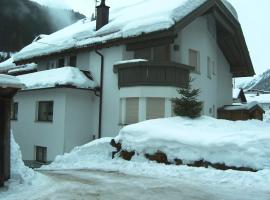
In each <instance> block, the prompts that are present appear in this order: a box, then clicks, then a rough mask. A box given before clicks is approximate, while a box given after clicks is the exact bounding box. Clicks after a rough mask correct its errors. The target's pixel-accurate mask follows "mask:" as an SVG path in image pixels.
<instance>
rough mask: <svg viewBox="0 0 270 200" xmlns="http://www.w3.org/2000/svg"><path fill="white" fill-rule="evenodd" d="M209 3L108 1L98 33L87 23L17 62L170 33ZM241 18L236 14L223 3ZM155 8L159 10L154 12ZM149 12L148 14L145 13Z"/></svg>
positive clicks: (34, 47) (28, 50) (29, 49)
mask: <svg viewBox="0 0 270 200" xmlns="http://www.w3.org/2000/svg"><path fill="white" fill-rule="evenodd" d="M206 1H207V0H170V3H168V2H167V1H163V0H129V1H127V0H108V1H106V4H107V5H108V6H110V16H109V18H110V19H109V23H108V24H107V25H105V26H104V27H102V28H101V29H99V30H98V31H96V30H95V28H96V27H95V26H96V22H95V21H91V20H90V19H83V20H80V21H78V22H77V23H75V24H73V25H71V26H69V27H66V28H64V29H62V30H60V31H58V32H55V33H53V34H51V35H48V36H46V37H43V38H41V39H39V40H37V41H34V42H33V43H32V44H30V45H28V46H26V47H25V48H23V49H22V50H21V51H20V52H19V53H17V54H16V55H15V57H14V58H15V61H19V60H22V59H30V58H33V57H36V56H43V55H48V54H51V53H55V52H61V51H64V50H67V49H71V48H81V47H85V46H88V45H94V44H96V43H105V42H107V41H110V40H113V39H119V38H128V37H135V36H138V35H141V34H144V33H150V32H154V31H160V30H166V29H169V28H170V27H172V26H173V25H175V23H176V22H178V21H180V20H182V19H183V18H184V17H185V16H187V15H188V14H189V13H191V12H192V11H194V10H195V9H197V8H198V7H200V6H201V5H202V4H204V3H205V2H206ZM222 2H223V3H224V4H225V5H226V7H227V8H228V9H229V10H230V11H231V13H232V14H233V15H234V16H235V17H236V18H237V14H236V11H235V10H234V9H233V7H232V6H231V5H230V3H228V2H227V1H226V0H223V1H222ZM151 8H155V9H151ZM145 10H147V12H142V11H145Z"/></svg>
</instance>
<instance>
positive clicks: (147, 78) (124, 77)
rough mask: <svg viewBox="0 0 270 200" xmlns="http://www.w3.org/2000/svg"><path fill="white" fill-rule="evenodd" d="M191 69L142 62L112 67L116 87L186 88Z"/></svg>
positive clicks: (161, 63)
mask: <svg viewBox="0 0 270 200" xmlns="http://www.w3.org/2000/svg"><path fill="white" fill-rule="evenodd" d="M192 69H193V67H190V66H187V65H184V64H179V63H175V62H154V61H142V62H134V63H123V64H117V65H115V66H114V72H116V73H117V72H118V86H119V88H121V87H130V86H174V87H181V88H187V86H188V80H189V73H190V71H191V70H192Z"/></svg>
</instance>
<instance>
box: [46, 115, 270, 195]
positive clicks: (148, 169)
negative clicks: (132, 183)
mask: <svg viewBox="0 0 270 200" xmlns="http://www.w3.org/2000/svg"><path fill="white" fill-rule="evenodd" d="M169 120H170V119H169ZM181 121H182V120H181ZM188 121H189V123H191V122H190V120H186V125H187V123H188ZM182 122H183V121H182ZM163 125H164V124H163ZM167 125H168V124H167V123H166V126H167ZM187 126H188V125H187ZM213 126H215V125H213ZM166 128H167V129H168V127H166ZM224 128H227V127H224ZM238 129H241V128H240V127H239V128H238ZM168 130H169V129H168ZM180 130H181V129H180ZM198 130H200V129H197V132H198ZM239 132H241V131H239ZM155 133H158V131H157V132H155ZM155 133H153V135H155ZM198 135H200V134H199V133H198ZM228 137H229V136H228ZM189 138H190V137H189ZM240 138H241V136H240V135H239V138H238V141H239V140H241V139H240ZM111 139H112V138H102V139H99V140H95V141H93V142H90V143H89V144H86V145H83V146H81V147H76V148H75V149H74V150H72V151H71V152H70V153H66V154H65V155H63V156H58V157H57V158H56V159H55V161H54V162H53V163H52V164H50V165H48V166H43V167H42V168H41V170H69V169H79V170H81V169H90V170H102V171H108V172H120V173H125V174H129V175H136V176H147V177H153V178H165V179H164V181H165V182H166V179H167V178H169V177H171V178H177V179H183V180H189V181H191V182H197V181H200V182H201V183H205V182H207V183H209V184H213V186H214V185H216V184H222V185H228V186H229V187H244V186H245V187H254V188H261V189H262V188H264V189H267V190H268V189H269V184H270V170H267V169H265V170H261V171H258V172H256V173H253V172H239V171H234V170H228V171H221V170H215V169H212V168H208V169H206V168H195V167H188V166H175V165H164V164H157V163H156V162H152V161H149V160H147V159H145V158H144V157H143V156H142V155H140V156H138V155H135V156H134V157H133V158H132V160H131V161H125V160H123V159H121V158H115V159H112V156H111V152H112V151H114V150H115V149H114V148H112V147H111V145H110V141H111ZM140 139H142V141H144V137H141V138H140V135H138V137H136V140H135V142H137V141H138V140H140ZM200 139H201V137H200ZM200 139H196V140H197V141H198V140H199V141H200ZM234 139H236V137H234ZM212 140H213V142H214V140H215V139H214V138H213V139H212ZM224 140H225V141H226V140H228V139H226V137H225V138H224ZM163 141H165V140H164V139H163ZM167 141H168V140H167ZM167 141H165V142H163V145H164V146H163V147H164V148H166V147H167V146H168V147H171V148H173V146H170V145H172V142H167ZM153 143H154V141H153ZM177 143H178V142H177V141H175V143H174V144H175V145H174V147H175V146H176V144H177ZM197 143H198V144H196V146H198V147H200V142H197ZM147 146H149V144H148V143H147V142H146V143H145V147H146V148H147ZM186 147H187V148H189V147H188V145H186ZM220 148H221V147H219V146H218V145H217V146H216V147H215V149H209V151H212V153H215V152H216V153H217V154H219V155H220V157H222V156H224V154H226V152H222V151H220V150H219V149H220ZM250 148H251V150H250V151H252V147H250ZM189 149H190V148H189ZM201 149H202V148H201ZM268 149H269V147H268ZM228 150H230V149H228ZM183 151H184V149H183ZM226 151H227V150H226ZM230 151H234V156H235V158H236V157H237V159H238V160H241V156H242V155H241V152H239V153H238V152H237V149H232V150H230ZM262 154H263V153H262ZM189 155H190V154H189ZM225 158H226V157H225ZM251 159H253V158H251ZM254 162H255V161H254Z"/></svg>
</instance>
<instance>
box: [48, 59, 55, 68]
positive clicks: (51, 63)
mask: <svg viewBox="0 0 270 200" xmlns="http://www.w3.org/2000/svg"><path fill="white" fill-rule="evenodd" d="M55 67H56V62H55V61H48V62H47V69H54V68H55Z"/></svg>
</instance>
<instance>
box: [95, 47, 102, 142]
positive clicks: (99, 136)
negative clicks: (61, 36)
mask: <svg viewBox="0 0 270 200" xmlns="http://www.w3.org/2000/svg"><path fill="white" fill-rule="evenodd" d="M95 52H96V54H98V55H99V56H100V58H101V66H100V95H99V120H98V138H101V131H102V130H101V129H102V107H103V106H102V99H103V98H102V97H103V76H104V56H103V55H102V54H101V53H100V52H99V51H98V50H95Z"/></svg>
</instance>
